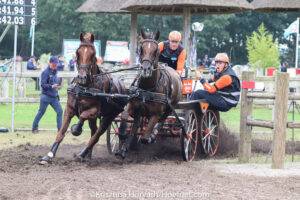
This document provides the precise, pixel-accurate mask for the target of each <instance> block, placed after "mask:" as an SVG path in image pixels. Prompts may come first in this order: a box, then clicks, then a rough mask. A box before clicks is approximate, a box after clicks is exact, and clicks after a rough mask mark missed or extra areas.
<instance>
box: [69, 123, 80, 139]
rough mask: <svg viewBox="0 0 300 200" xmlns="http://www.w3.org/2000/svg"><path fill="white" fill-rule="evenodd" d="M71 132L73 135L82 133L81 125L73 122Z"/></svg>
mask: <svg viewBox="0 0 300 200" xmlns="http://www.w3.org/2000/svg"><path fill="white" fill-rule="evenodd" d="M71 133H72V135H74V136H79V135H81V133H82V127H80V126H79V125H78V124H73V125H72V126H71Z"/></svg>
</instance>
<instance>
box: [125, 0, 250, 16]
mask: <svg viewBox="0 0 300 200" xmlns="http://www.w3.org/2000/svg"><path fill="white" fill-rule="evenodd" d="M184 8H191V12H192V13H229V12H239V11H242V10H246V9H252V5H251V4H250V3H248V2H247V1H246V0H127V1H126V2H125V3H124V4H123V6H122V9H123V10H128V11H132V12H139V13H145V14H149V13H159V14H172V13H173V14H179V13H182V12H183V9H184Z"/></svg>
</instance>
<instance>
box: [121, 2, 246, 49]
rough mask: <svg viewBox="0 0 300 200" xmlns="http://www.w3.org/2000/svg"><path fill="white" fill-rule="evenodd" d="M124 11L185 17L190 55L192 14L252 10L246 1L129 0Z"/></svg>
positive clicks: (185, 44) (186, 45)
mask: <svg viewBox="0 0 300 200" xmlns="http://www.w3.org/2000/svg"><path fill="white" fill-rule="evenodd" d="M121 9H122V10H127V11H130V12H136V13H140V14H159V15H183V18H184V22H183V45H184V47H185V48H186V50H187V54H189V45H188V44H189V37H190V32H191V15H192V14H217V13H233V12H240V11H244V10H248V9H252V5H251V4H250V3H248V2H247V1H246V0H128V1H126V2H125V3H124V4H123V6H122V8H121Z"/></svg>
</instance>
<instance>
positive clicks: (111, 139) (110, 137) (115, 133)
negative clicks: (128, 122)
mask: <svg viewBox="0 0 300 200" xmlns="http://www.w3.org/2000/svg"><path fill="white" fill-rule="evenodd" d="M119 126H120V122H116V121H113V122H112V123H111V125H110V126H109V127H108V129H107V131H106V146H107V150H108V153H109V154H114V153H115V152H116V150H117V149H118V148H119V144H120V142H119Z"/></svg>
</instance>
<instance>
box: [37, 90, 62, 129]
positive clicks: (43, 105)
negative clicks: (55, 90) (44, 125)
mask: <svg viewBox="0 0 300 200" xmlns="http://www.w3.org/2000/svg"><path fill="white" fill-rule="evenodd" d="M49 104H50V105H51V107H52V108H53V109H54V111H55V112H56V123H57V129H58V130H59V129H60V128H61V125H62V114H63V110H62V108H61V105H60V102H59V100H58V97H50V96H48V95H45V94H41V97H40V107H39V110H38V112H37V114H36V116H35V118H34V121H33V124H32V130H34V129H38V127H39V122H40V120H41V118H42V117H43V115H44V114H45V112H46V110H47V107H48V105H49Z"/></svg>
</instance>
